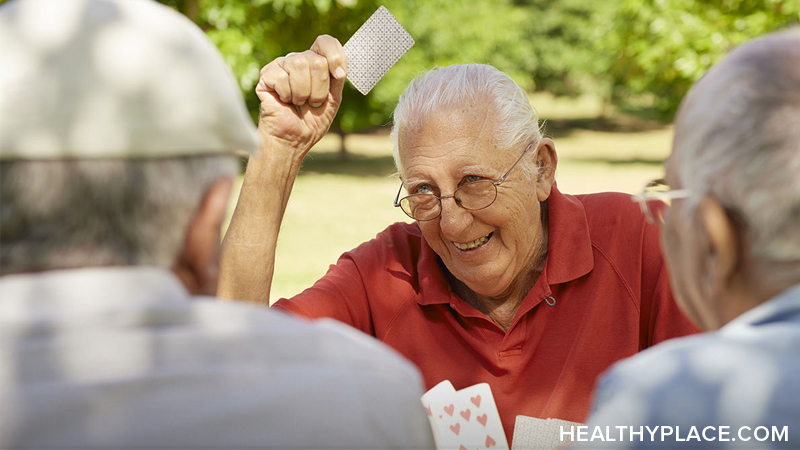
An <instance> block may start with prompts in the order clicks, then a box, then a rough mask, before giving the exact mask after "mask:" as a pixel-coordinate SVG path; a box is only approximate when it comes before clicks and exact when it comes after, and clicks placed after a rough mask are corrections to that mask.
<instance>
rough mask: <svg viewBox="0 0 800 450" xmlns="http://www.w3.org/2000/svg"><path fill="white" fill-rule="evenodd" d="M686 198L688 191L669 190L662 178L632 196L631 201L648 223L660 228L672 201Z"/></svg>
mask: <svg viewBox="0 0 800 450" xmlns="http://www.w3.org/2000/svg"><path fill="white" fill-rule="evenodd" d="M688 196H689V191H688V190H686V189H670V188H669V185H668V184H667V181H666V180H664V179H663V178H662V179H658V180H653V181H651V182H649V183H647V184H646V185H645V186H644V189H642V193H641V194H639V195H634V196H633V197H632V198H631V200H633V201H635V202H638V203H639V207H640V208H641V209H642V213H643V214H644V216H645V218H646V219H647V221H648V222H650V223H652V224H654V225H658V226H661V225H664V214H666V212H667V209H668V208H669V207H670V206H671V205H672V200H674V199H677V198H686V197H688Z"/></svg>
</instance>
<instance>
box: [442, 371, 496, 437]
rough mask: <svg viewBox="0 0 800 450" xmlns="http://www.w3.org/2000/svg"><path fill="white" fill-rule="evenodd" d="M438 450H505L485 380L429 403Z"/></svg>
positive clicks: (491, 397)
mask: <svg viewBox="0 0 800 450" xmlns="http://www.w3.org/2000/svg"><path fill="white" fill-rule="evenodd" d="M431 411H432V412H433V416H434V418H435V419H436V422H437V424H436V425H437V427H438V430H437V433H438V435H439V442H438V443H437V449H439V450H476V449H477V450H487V449H492V450H497V449H505V450H507V449H508V442H507V441H506V435H505V433H504V432H503V425H502V423H501V422H500V414H499V413H498V412H497V405H495V402H494V396H493V395H492V390H491V388H490V387H489V384H487V383H480V384H476V385H474V386H470V387H468V388H465V389H462V390H460V391H457V392H456V393H455V394H453V395H452V396H451V397H450V398H445V399H444V401H441V400H439V401H434V402H432V403H431Z"/></svg>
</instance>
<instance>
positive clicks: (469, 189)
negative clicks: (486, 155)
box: [453, 180, 497, 211]
mask: <svg viewBox="0 0 800 450" xmlns="http://www.w3.org/2000/svg"><path fill="white" fill-rule="evenodd" d="M453 195H454V196H455V198H456V200H457V201H458V203H459V205H461V206H462V207H463V208H464V209H469V210H472V211H474V210H476V209H483V208H486V207H487V206H489V205H491V204H492V203H494V200H495V199H496V198H497V187H496V186H495V185H494V183H492V182H491V181H489V180H481V181H474V182H472V183H464V184H462V185H461V186H460V187H459V188H458V189H456V192H455V193H454V194H453Z"/></svg>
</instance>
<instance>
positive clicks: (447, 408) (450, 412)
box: [444, 403, 456, 417]
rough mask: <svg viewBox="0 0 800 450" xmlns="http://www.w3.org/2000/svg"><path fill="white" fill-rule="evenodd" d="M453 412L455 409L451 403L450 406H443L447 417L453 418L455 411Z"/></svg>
mask: <svg viewBox="0 0 800 450" xmlns="http://www.w3.org/2000/svg"><path fill="white" fill-rule="evenodd" d="M455 410H456V407H455V405H453V404H452V403H451V404H450V406H445V407H444V412H446V413H447V415H448V416H450V417H453V411H455Z"/></svg>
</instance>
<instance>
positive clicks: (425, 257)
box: [414, 184, 594, 305]
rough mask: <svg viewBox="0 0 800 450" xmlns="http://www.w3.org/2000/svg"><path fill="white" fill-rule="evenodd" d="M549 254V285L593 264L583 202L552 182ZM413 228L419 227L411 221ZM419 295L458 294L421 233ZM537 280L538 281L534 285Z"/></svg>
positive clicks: (425, 298) (441, 299)
mask: <svg viewBox="0 0 800 450" xmlns="http://www.w3.org/2000/svg"><path fill="white" fill-rule="evenodd" d="M547 208H548V225H549V227H548V230H549V234H548V254H547V263H546V265H545V266H546V267H545V271H544V272H543V273H546V274H547V277H546V281H547V283H548V284H549V285H555V284H561V283H566V282H568V281H572V280H575V279H577V278H580V277H582V276H584V275H586V274H587V273H589V272H591V270H592V269H593V268H594V256H593V252H592V243H591V239H590V237H589V224H588V222H587V220H586V211H585V210H584V208H583V204H582V203H581V202H580V201H579V200H578V199H577V198H576V197H574V196H572V195H565V194H562V193H561V192H560V191H559V190H558V188H557V187H556V185H555V184H553V188H552V190H551V192H550V197H549V198H548V199H547ZM414 229H415V231H416V232H418V233H420V235H421V234H422V233H421V232H420V231H419V227H417V226H416V223H415V224H414ZM421 242H422V250H421V252H420V257H419V263H418V265H417V267H418V269H419V270H418V273H419V295H418V296H417V303H419V304H420V305H433V304H445V303H451V301H452V300H453V299H455V298H457V296H456V295H455V294H454V293H453V292H452V290H451V289H450V284H449V283H448V282H447V279H446V278H445V276H444V268H443V267H440V265H441V264H442V263H441V261H440V260H439V257H438V255H436V252H434V251H433V249H432V248H431V247H430V246H428V243H427V242H426V241H425V238H424V237H421ZM538 284H540V283H539V282H537V285H538Z"/></svg>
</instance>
